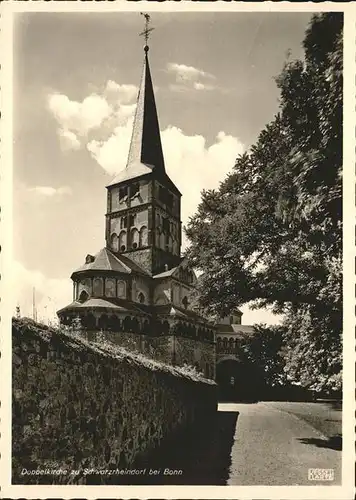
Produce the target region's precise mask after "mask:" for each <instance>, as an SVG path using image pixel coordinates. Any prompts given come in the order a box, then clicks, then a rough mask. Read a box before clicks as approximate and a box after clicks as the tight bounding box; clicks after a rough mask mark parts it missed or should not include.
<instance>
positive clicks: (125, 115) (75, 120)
mask: <svg viewBox="0 0 356 500" xmlns="http://www.w3.org/2000/svg"><path fill="white" fill-rule="evenodd" d="M137 92H138V87H137V86H136V85H130V84H119V83H117V82H114V81H113V80H109V81H108V82H107V84H106V86H105V88H104V90H103V95H98V94H92V95H90V96H88V97H86V98H85V99H83V101H82V102H79V101H72V100H71V99H69V97H68V96H66V95H64V94H58V93H55V94H50V95H49V96H48V109H49V111H50V112H51V113H52V115H53V116H54V118H55V119H56V121H57V123H58V130H57V134H58V137H59V141H60V145H61V149H62V150H63V151H71V150H78V149H80V148H81V147H82V146H83V145H85V144H86V143H87V141H88V134H89V133H90V134H91V135H92V134H94V133H95V134H96V135H98V136H100V135H102V134H103V135H108V133H109V134H111V131H112V130H113V128H115V127H116V126H119V125H123V124H126V122H127V120H128V119H129V118H130V117H132V116H133V114H134V112H135V108H136V104H135V102H134V101H135V100H136V97H137Z"/></svg>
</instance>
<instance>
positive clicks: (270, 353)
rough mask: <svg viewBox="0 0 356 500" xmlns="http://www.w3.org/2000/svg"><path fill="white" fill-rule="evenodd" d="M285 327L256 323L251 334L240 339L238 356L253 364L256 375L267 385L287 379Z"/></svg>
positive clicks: (242, 360) (273, 385) (278, 383)
mask: <svg viewBox="0 0 356 500" xmlns="http://www.w3.org/2000/svg"><path fill="white" fill-rule="evenodd" d="M283 333H284V328H283V327H281V326H267V325H264V324H262V325H255V327H254V331H253V333H252V334H251V335H242V336H241V337H240V339H239V345H238V351H237V355H238V358H239V359H240V361H241V362H242V363H245V364H249V365H251V366H252V368H253V370H254V372H255V374H256V376H257V377H258V378H259V380H260V381H261V382H262V383H263V385H264V386H266V387H275V386H280V385H282V384H283V383H285V381H286V375H285V372H284V367H285V360H284V357H283V348H284V337H283Z"/></svg>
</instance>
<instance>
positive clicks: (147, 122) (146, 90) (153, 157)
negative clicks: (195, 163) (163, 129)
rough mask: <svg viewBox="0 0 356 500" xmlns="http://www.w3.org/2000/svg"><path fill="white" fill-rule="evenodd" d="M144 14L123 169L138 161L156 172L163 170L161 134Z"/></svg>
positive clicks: (147, 27)
mask: <svg viewBox="0 0 356 500" xmlns="http://www.w3.org/2000/svg"><path fill="white" fill-rule="evenodd" d="M143 15H144V16H145V21H146V26H145V29H144V31H143V32H142V33H140V35H141V36H144V37H145V43H146V44H145V46H144V51H145V58H144V64H143V72H142V78H141V84H140V90H139V94H138V100H137V108H136V113H135V119H134V124H133V130H132V137H131V144H130V150H129V156H128V160H127V166H126V168H127V169H130V168H132V167H133V166H134V165H137V164H140V163H141V164H144V165H146V166H148V167H151V168H152V169H154V170H156V171H159V172H164V171H165V167H164V158H163V151H162V144H161V136H160V130H159V123H158V116H157V109H156V102H155V97H154V91H153V85H152V78H151V72H150V66H149V62H148V51H149V47H148V45H147V43H148V37H149V33H150V32H151V31H152V30H153V28H149V21H150V17H149V15H148V14H143Z"/></svg>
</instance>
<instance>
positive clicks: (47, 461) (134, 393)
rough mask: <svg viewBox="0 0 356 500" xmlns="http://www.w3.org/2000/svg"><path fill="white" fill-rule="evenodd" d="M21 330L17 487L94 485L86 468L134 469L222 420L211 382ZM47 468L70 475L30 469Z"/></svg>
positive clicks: (16, 371) (28, 325)
mask: <svg viewBox="0 0 356 500" xmlns="http://www.w3.org/2000/svg"><path fill="white" fill-rule="evenodd" d="M12 330H13V334H12V335H13V336H12V338H13V340H12V342H13V374H12V384H13V407H12V409H13V428H12V436H13V449H12V452H13V478H12V481H13V483H15V484H86V483H87V479H86V477H85V476H83V474H82V471H83V470H84V469H85V468H94V469H101V470H102V469H116V468H130V467H133V466H134V465H135V464H136V463H142V461H144V459H145V456H147V455H148V454H149V453H150V452H151V451H152V450H154V449H157V448H158V447H159V446H160V445H161V443H163V442H164V441H165V440H167V439H170V438H171V437H173V436H174V435H177V434H179V435H181V434H182V433H183V435H184V432H191V430H192V428H193V429H194V427H195V426H196V427H197V428H199V426H200V425H201V424H202V422H205V423H206V422H207V421H209V419H210V418H211V419H212V421H213V419H214V417H215V416H216V409H217V391H216V384H215V383H214V382H213V381H211V380H206V379H204V378H202V377H200V376H198V375H196V374H194V373H189V372H185V371H184V370H183V369H180V368H176V367H172V366H168V365H164V364H162V363H159V362H156V361H153V360H149V359H147V358H144V357H143V356H142V355H134V354H132V353H129V352H127V351H125V350H124V349H123V348H120V347H118V346H115V345H113V344H111V343H109V342H103V343H99V342H97V343H89V342H87V341H85V340H83V339H81V338H79V336H78V337H76V336H74V335H68V334H64V333H60V332H58V331H55V330H52V329H50V328H46V327H44V326H43V325H38V324H36V323H34V322H32V321H31V320H25V319H22V320H16V319H14V320H13V329H12ZM43 468H52V469H53V468H54V469H57V470H59V469H61V470H64V471H67V473H60V474H58V475H57V474H56V475H53V474H52V475H51V474H47V475H30V474H28V473H27V472H26V473H23V471H24V469H26V471H33V470H38V469H43ZM72 471H79V473H78V474H73V473H72ZM102 482H105V480H102Z"/></svg>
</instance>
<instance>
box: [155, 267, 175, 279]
mask: <svg viewBox="0 0 356 500" xmlns="http://www.w3.org/2000/svg"><path fill="white" fill-rule="evenodd" d="M176 269H177V267H172V269H169V270H168V271H163V273H159V274H155V275H154V276H153V278H167V277H168V276H172V274H174V272H175V270H176Z"/></svg>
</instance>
